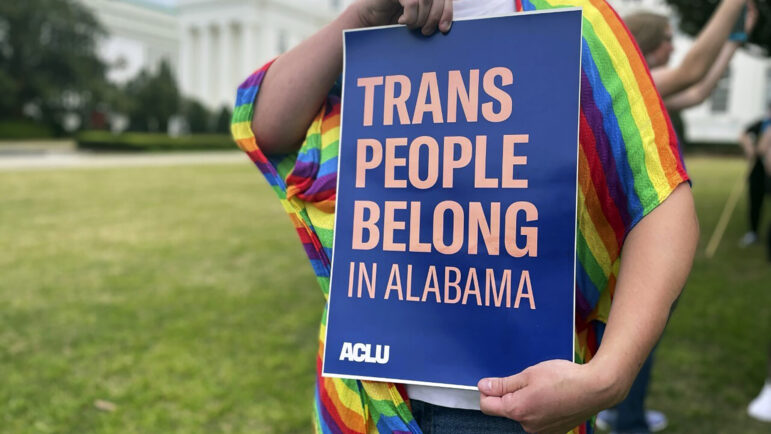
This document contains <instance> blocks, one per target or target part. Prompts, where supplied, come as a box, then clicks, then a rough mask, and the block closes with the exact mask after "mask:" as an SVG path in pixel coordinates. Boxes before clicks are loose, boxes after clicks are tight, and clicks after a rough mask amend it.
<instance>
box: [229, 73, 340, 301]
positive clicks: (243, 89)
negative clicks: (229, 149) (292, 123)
mask: <svg viewBox="0 0 771 434" xmlns="http://www.w3.org/2000/svg"><path fill="white" fill-rule="evenodd" d="M271 64H272V62H269V63H267V64H266V65H265V66H263V67H262V68H260V69H258V70H257V71H255V72H254V73H253V74H252V75H251V76H249V78H247V79H246V80H245V81H244V82H243V83H242V84H241V85H240V86H239V87H238V91H237V95H236V106H235V109H234V110H233V119H232V122H231V133H232V135H233V138H234V140H235V141H236V143H237V144H238V146H239V147H240V148H241V149H242V150H243V151H244V152H246V154H247V155H248V156H249V158H250V159H251V160H252V161H253V162H254V164H255V165H256V166H257V168H258V169H259V170H260V171H261V172H262V174H263V175H264V176H265V179H266V180H267V181H268V183H269V184H270V186H271V188H272V189H273V191H274V192H275V193H276V195H277V196H278V198H279V200H280V201H281V204H282V205H283V207H284V209H285V210H286V212H287V213H288V214H289V217H290V219H291V220H292V222H293V224H294V226H295V228H296V229H297V232H298V234H299V235H300V239H301V241H302V243H303V245H304V247H305V251H306V253H307V254H308V257H309V259H310V261H311V265H312V266H313V269H314V272H315V273H316V276H317V278H319V284H320V285H321V287H322V291H323V292H324V294H325V295H326V294H327V293H328V277H329V266H330V258H331V248H332V226H333V221H334V209H335V188H336V183H337V153H338V142H339V135H340V88H339V86H337V85H335V86H334V87H333V88H332V89H331V90H330V92H329V94H328V95H327V97H326V98H325V100H324V101H323V102H322V104H321V106H320V107H319V110H318V113H317V114H316V116H315V118H314V119H313V121H312V123H311V125H310V126H309V128H308V131H307V133H306V136H305V139H304V140H303V143H302V144H301V145H300V147H299V149H298V150H297V151H295V152H292V153H290V154H286V155H265V153H263V152H262V150H261V149H260V145H259V143H257V140H256V138H255V135H254V132H253V130H252V116H253V115H254V104H255V100H256V98H257V94H258V92H259V89H260V85H261V84H262V81H263V79H264V77H265V73H266V72H267V71H268V69H269V68H270V66H271Z"/></svg>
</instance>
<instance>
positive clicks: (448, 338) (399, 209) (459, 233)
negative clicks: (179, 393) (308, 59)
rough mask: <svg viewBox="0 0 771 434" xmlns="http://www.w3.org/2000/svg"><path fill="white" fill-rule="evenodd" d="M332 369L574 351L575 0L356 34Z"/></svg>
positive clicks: (415, 367) (390, 371)
mask: <svg viewBox="0 0 771 434" xmlns="http://www.w3.org/2000/svg"><path fill="white" fill-rule="evenodd" d="M344 44H345V64H344V72H343V74H344V79H343V105H342V127H341V128H342V130H341V141H340V153H339V169H338V187H337V205H336V215H335V239H334V247H333V255H332V276H331V286H330V297H329V310H328V317H327V329H326V346H325V354H324V358H323V374H324V375H327V376H341V377H349V378H362V379H375V380H383V381H394V382H403V383H416V384H435V385H444V386H450V387H460V388H469V389H474V388H475V386H476V383H477V381H478V380H479V379H480V378H483V377H488V376H508V375H512V374H515V373H517V372H519V371H521V370H523V369H525V368H527V367H528V366H531V365H533V364H536V363H538V362H541V361H544V360H549V359H567V360H572V359H573V327H574V321H573V311H574V282H575V276H574V267H575V236H576V235H575V222H576V178H577V156H578V120H579V113H578V110H579V101H578V98H579V83H580V82H579V78H580V57H581V10H580V9H561V10H558V11H550V12H538V13H520V14H515V15H513V16H506V17H495V18H485V19H478V20H467V21H457V22H455V23H454V24H453V27H452V30H451V31H450V32H449V33H448V34H446V35H442V34H437V35H434V36H432V37H425V36H422V35H421V34H420V33H418V32H413V31H409V30H407V29H405V28H403V27H401V26H391V27H383V28H376V29H365V30H355V31H346V32H345V34H344Z"/></svg>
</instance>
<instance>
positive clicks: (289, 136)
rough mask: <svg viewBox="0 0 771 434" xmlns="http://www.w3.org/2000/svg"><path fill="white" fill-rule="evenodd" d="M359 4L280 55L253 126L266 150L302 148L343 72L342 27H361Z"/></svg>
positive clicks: (263, 88)
mask: <svg viewBox="0 0 771 434" xmlns="http://www.w3.org/2000/svg"><path fill="white" fill-rule="evenodd" d="M361 26H362V22H361V16H360V14H359V13H358V11H357V10H356V5H355V4H354V5H352V6H349V7H348V8H347V9H346V10H345V11H344V12H343V13H342V14H341V15H340V16H338V17H337V18H336V19H335V20H334V21H333V22H331V23H330V24H328V25H327V26H326V27H324V28H323V29H321V30H320V31H319V32H317V33H316V34H314V35H313V36H311V37H310V38H308V39H307V40H305V41H303V42H302V43H301V44H299V45H298V46H297V47H295V48H293V49H292V50H290V51H288V52H286V53H284V54H283V55H281V56H279V57H278V58H277V59H276V61H275V62H274V63H273V65H272V66H271V67H270V69H268V71H267V73H266V74H265V78H264V79H263V82H262V85H261V86H260V92H259V94H258V97H257V100H256V103H255V109H254V117H253V119H252V129H253V131H254V134H255V137H256V139H257V143H258V144H259V146H260V148H261V149H262V151H263V152H264V153H266V154H277V153H287V152H290V151H293V150H296V149H297V148H299V146H300V144H301V142H302V140H303V138H304V136H305V132H306V130H307V129H308V125H309V124H310V123H311V121H312V120H313V117H314V116H315V115H316V113H317V112H318V110H319V107H320V106H321V104H322V102H323V101H324V98H325V97H326V95H327V92H329V89H330V88H331V87H332V85H333V84H334V82H335V80H336V79H337V77H338V76H339V75H340V71H341V68H342V58H343V44H342V32H343V30H345V29H350V28H357V27H361Z"/></svg>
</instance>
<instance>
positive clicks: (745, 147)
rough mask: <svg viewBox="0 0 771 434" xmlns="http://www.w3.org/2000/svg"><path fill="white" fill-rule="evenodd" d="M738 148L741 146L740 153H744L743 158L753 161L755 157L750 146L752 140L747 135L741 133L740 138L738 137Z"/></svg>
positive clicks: (753, 150)
mask: <svg viewBox="0 0 771 434" xmlns="http://www.w3.org/2000/svg"><path fill="white" fill-rule="evenodd" d="M739 146H741V148H742V151H744V157H745V158H747V160H750V161H752V160H754V159H755V157H756V155H755V148H754V147H753V146H752V140H751V139H750V136H749V134H747V133H742V135H741V137H739Z"/></svg>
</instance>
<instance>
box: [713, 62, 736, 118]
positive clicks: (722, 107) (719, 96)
mask: <svg viewBox="0 0 771 434" xmlns="http://www.w3.org/2000/svg"><path fill="white" fill-rule="evenodd" d="M730 90H731V67H730V66H729V67H728V68H727V69H726V70H725V73H724V74H723V76H722V77H720V81H718V82H717V86H715V90H714V91H713V92H712V96H711V97H710V99H709V101H710V110H711V111H712V113H725V112H727V111H728V98H729V97H730V95H731V92H730Z"/></svg>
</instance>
